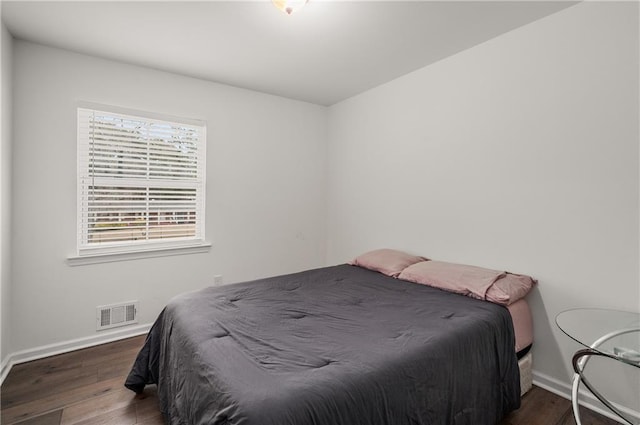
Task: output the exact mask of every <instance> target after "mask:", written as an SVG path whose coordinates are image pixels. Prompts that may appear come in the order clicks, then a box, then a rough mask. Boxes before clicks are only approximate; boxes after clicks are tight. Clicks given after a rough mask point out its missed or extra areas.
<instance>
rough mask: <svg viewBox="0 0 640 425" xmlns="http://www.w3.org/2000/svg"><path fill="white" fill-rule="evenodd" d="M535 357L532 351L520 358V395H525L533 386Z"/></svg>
mask: <svg viewBox="0 0 640 425" xmlns="http://www.w3.org/2000/svg"><path fill="white" fill-rule="evenodd" d="M532 361H533V357H532V356H531V352H528V353H527V355H526V356H524V357H523V358H521V359H520V360H518V368H519V369H520V395H521V396H522V395H524V394H525V393H526V392H527V391H529V390H530V389H531V387H532V386H533V372H532V370H531V365H532Z"/></svg>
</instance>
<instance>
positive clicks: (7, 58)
mask: <svg viewBox="0 0 640 425" xmlns="http://www.w3.org/2000/svg"><path fill="white" fill-rule="evenodd" d="M0 26H1V28H0V31H2V35H1V36H0V43H1V46H0V53H1V59H0V60H1V61H2V63H1V66H2V70H1V72H2V77H1V80H2V81H1V89H0V93H2V95H1V96H0V97H1V98H2V103H1V105H0V111H1V113H0V122H1V131H0V137H1V139H0V375H1V374H2V370H3V369H4V366H5V365H6V364H7V362H8V360H9V353H11V341H10V339H9V338H10V330H11V329H10V321H9V319H10V308H11V303H10V299H11V139H12V130H11V128H12V109H11V106H12V105H11V103H12V85H11V79H12V63H13V61H12V55H13V38H12V37H11V34H9V32H8V31H7V29H6V28H5V26H4V23H0ZM1 380H2V379H1V376H0V381H1Z"/></svg>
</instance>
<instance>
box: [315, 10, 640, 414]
mask: <svg viewBox="0 0 640 425" xmlns="http://www.w3.org/2000/svg"><path fill="white" fill-rule="evenodd" d="M638 72H639V70H638V4H637V3H631V2H628V3H607V2H602V3H601V2H584V3H581V4H578V5H576V6H573V7H570V8H568V9H566V10H564V11H561V12H559V13H557V14H554V15H551V16H549V17H546V18H544V19H542V20H540V21H537V22H534V23H532V24H529V25H527V26H524V27H521V28H519V29H516V30H514V31H512V32H510V33H507V34H505V35H503V36H500V37H498V38H495V39H493V40H490V41H488V42H486V43H483V44H481V45H479V46H477V47H474V48H472V49H470V50H467V51H464V52H461V53H459V54H457V55H455V56H452V57H449V58H447V59H445V60H442V61H440V62H438V63H436V64H433V65H431V66H428V67H426V68H423V69H421V70H418V71H416V72H413V73H411V74H408V75H406V76H404V77H401V78H399V79H397V80H394V81H392V82H389V83H387V84H384V85H382V86H379V87H377V88H375V89H372V90H370V91H368V92H366V93H364V94H361V95H359V96H356V97H354V98H351V99H349V100H346V101H344V102H342V103H339V104H337V105H334V106H332V107H331V108H330V110H329V135H328V139H329V146H328V149H329V152H328V169H329V173H328V208H329V210H328V211H329V216H328V217H329V218H328V224H327V226H328V235H327V239H328V241H327V243H328V262H329V263H338V262H343V261H345V260H348V259H350V258H352V257H353V256H355V255H357V254H360V253H362V252H364V251H367V250H369V249H374V248H380V247H390V248H399V249H404V250H408V251H410V252H413V253H416V254H421V255H425V256H428V257H430V258H433V259H439V260H445V261H452V262H460V263H468V264H474V265H479V266H484V267H489V268H497V269H506V270H509V271H513V272H519V273H526V274H531V275H533V276H535V277H536V278H538V279H539V281H540V284H539V286H538V288H537V289H536V290H535V291H534V292H533V293H532V294H531V295H530V296H529V301H530V303H531V306H532V308H533V313H534V316H535V323H534V324H535V344H534V349H533V355H534V370H535V371H536V376H537V378H538V379H539V381H540V380H544V379H546V378H551V379H550V380H547V383H551V384H559V385H560V386H561V387H563V388H564V389H565V390H566V386H563V384H566V383H568V382H569V376H570V374H569V371H570V358H571V355H572V353H573V352H574V351H575V350H576V349H577V348H578V347H577V346H576V345H575V344H573V343H571V342H570V341H569V339H568V338H567V337H566V336H564V335H563V334H561V332H559V330H558V329H557V327H556V325H555V316H556V315H557V314H558V313H559V312H561V311H563V310H565V309H569V308H573V307H584V306H591V307H596V306H597V307H605V308H613V309H621V310H634V311H639V310H640V292H639V288H640V285H639V276H638V267H639V258H638V256H639V252H638V217H639V210H638V189H639V187H638V186H639V175H638V171H639V169H638V137H639V135H638V119H639V118H638V117H639V108H638V76H639V74H638ZM554 379H555V380H558V381H559V382H554ZM621 379H622V381H621V382H618V384H621V385H620V388H622V389H625V388H628V387H627V386H625V383H624V381H626V383H627V384H628V385H635V387H637V386H638V382H637V375H632V374H629V375H627V376H622V378H621ZM611 381H614V379H613V378H611ZM609 390H611V391H612V392H613V393H615V392H616V391H617V389H615V388H609ZM618 392H620V391H618ZM631 394H633V393H631ZM635 394H636V395H637V394H638V392H637V390H636V392H635ZM614 398H616V399H617V400H618V401H622V402H624V403H625V404H626V405H627V406H628V407H631V408H634V409H635V410H636V411H640V408H639V407H640V406H639V405H638V400H637V398H636V399H635V400H633V398H634V397H633V396H632V395H630V394H629V393H627V394H617V393H616V394H615V395H614ZM630 398H631V399H630Z"/></svg>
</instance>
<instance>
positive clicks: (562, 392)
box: [533, 370, 640, 424]
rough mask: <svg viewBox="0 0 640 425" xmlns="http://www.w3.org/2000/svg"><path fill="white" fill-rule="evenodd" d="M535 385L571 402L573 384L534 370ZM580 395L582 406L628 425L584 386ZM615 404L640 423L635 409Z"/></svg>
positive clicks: (639, 415)
mask: <svg viewBox="0 0 640 425" xmlns="http://www.w3.org/2000/svg"><path fill="white" fill-rule="evenodd" d="M533 384H534V385H536V386H538V387H540V388H544V389H545V390H547V391H550V392H552V393H554V394H556V395H559V396H560V397H563V398H566V399H567V400H571V384H569V383H567V382H562V381H559V380H558V379H556V378H553V377H551V376H549V375H545V374H544V373H541V372H538V371H536V370H534V371H533ZM579 395H580V405H581V406H584V407H586V408H588V409H591V410H593V411H594V412H598V413H600V414H601V415H603V416H606V417H608V418H611V419H613V420H614V421H617V422H619V423H621V424H627V423H626V422H623V421H622V419H620V418H619V417H617V416H616V415H615V414H614V413H613V412H611V411H610V410H609V409H607V407H606V406H604V405H603V404H602V403H600V401H598V399H597V398H596V397H595V396H594V395H593V394H591V393H590V392H589V391H588V390H585V389H584V386H581V387H580V392H579ZM613 404H614V405H615V406H616V407H617V408H618V409H620V411H621V412H622V413H624V414H625V415H628V416H630V417H631V418H633V419H634V420H635V421H640V412H636V411H635V410H633V409H630V408H628V407H625V406H621V405H619V404H616V403H613Z"/></svg>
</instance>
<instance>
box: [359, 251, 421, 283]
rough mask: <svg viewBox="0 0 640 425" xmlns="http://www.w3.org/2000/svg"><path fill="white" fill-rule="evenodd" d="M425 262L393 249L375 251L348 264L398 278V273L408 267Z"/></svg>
mask: <svg viewBox="0 0 640 425" xmlns="http://www.w3.org/2000/svg"><path fill="white" fill-rule="evenodd" d="M426 260H427V259H426V258H424V257H418V256H415V255H410V254H407V253H406V252H402V251H397V250H395V249H376V250H374V251H369V252H366V253H364V254H362V255H360V256H359V257H356V258H354V259H353V260H352V261H350V262H349V264H351V265H353V266H359V267H364V268H365V269H369V270H373V271H376V272H380V273H382V274H386V275H387V276H391V277H398V275H399V274H400V272H401V271H402V270H404V269H405V268H407V267H408V266H410V265H412V264H415V263H419V262H421V261H426Z"/></svg>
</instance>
